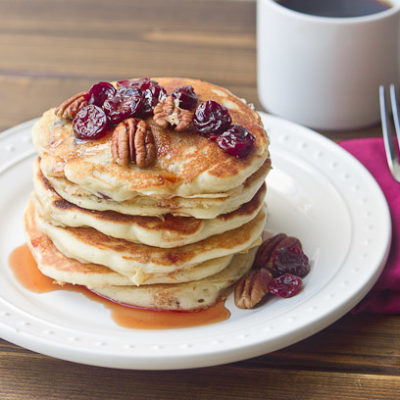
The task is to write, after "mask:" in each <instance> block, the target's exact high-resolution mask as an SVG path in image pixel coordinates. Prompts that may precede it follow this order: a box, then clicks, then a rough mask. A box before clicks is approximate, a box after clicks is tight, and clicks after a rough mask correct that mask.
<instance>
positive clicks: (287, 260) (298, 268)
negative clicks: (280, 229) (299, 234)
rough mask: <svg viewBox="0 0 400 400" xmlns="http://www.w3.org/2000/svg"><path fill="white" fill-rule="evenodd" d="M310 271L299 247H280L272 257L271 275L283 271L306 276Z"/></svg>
mask: <svg viewBox="0 0 400 400" xmlns="http://www.w3.org/2000/svg"><path fill="white" fill-rule="evenodd" d="M309 272H310V262H309V260H308V257H307V256H306V255H305V254H304V252H303V250H302V248H301V247H298V246H292V247H282V248H281V249H278V250H277V252H276V255H275V258H274V262H273V267H272V270H271V273H272V275H273V276H279V275H283V274H285V273H289V274H293V275H297V276H301V277H303V276H306V275H307V274H308V273H309Z"/></svg>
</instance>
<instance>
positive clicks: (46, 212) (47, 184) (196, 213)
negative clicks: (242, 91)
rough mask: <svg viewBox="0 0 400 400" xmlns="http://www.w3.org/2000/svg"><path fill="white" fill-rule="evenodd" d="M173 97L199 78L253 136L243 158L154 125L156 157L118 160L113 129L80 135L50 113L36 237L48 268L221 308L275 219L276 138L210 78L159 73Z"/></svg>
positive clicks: (129, 298) (163, 299)
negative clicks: (143, 164)
mask: <svg viewBox="0 0 400 400" xmlns="http://www.w3.org/2000/svg"><path fill="white" fill-rule="evenodd" d="M155 80H156V81H157V82H159V84H160V85H162V86H163V87H164V88H165V89H166V91H167V93H171V92H172V91H173V90H174V89H175V88H176V87H180V86H184V85H192V86H193V88H194V91H195V93H196V94H197V96H198V98H199V100H200V101H205V100H214V101H216V102H218V103H220V104H221V105H223V106H224V107H226V108H227V109H228V110H229V113H230V115H231V118H232V121H233V123H235V124H240V125H242V126H243V127H245V128H246V129H247V130H248V131H250V132H251V133H252V134H253V136H254V137H255V145H254V148H253V149H252V151H251V152H250V154H249V155H248V156H247V157H245V158H243V159H239V158H236V157H234V156H232V155H229V154H227V153H225V152H223V151H222V150H221V149H220V148H219V147H218V146H217V145H216V143H215V142H213V141H210V140H207V139H206V138H204V137H202V136H200V135H197V134H193V133H192V132H176V131H174V130H172V129H168V128H166V129H161V128H159V127H157V126H156V125H155V124H154V123H152V118H149V120H148V123H149V125H150V126H151V128H152V132H153V135H154V138H155V143H156V147H157V158H156V161H155V163H154V164H153V165H152V166H151V167H149V168H145V169H141V168H138V167H137V166H136V165H135V164H130V165H129V166H121V165H119V164H117V163H116V162H114V160H113V158H112V152H111V134H112V132H110V133H109V134H106V135H105V136H104V137H102V138H100V139H98V140H94V141H81V140H78V139H76V137H75V135H74V132H73V128H72V124H71V121H69V120H64V119H61V118H59V117H57V116H56V115H55V113H54V109H51V110H49V111H47V112H46V113H44V115H43V117H42V118H41V119H40V120H39V121H38V123H37V124H36V125H35V127H34V129H33V140H34V145H35V148H36V150H37V152H38V155H39V157H38V159H37V160H36V162H35V166H34V193H33V194H32V196H31V199H30V201H29V204H28V207H27V210H26V213H25V227H26V232H27V236H28V244H29V246H30V248H31V250H32V253H33V255H34V257H35V259H36V261H37V263H38V267H39V269H40V270H41V271H42V273H43V274H45V275H47V276H49V277H51V278H53V279H54V280H55V281H57V282H59V283H60V284H63V283H72V284H79V285H84V286H86V287H88V288H89V289H90V290H92V291H94V292H96V293H98V294H99V295H101V296H104V297H107V298H109V299H111V300H113V301H117V302H120V303H124V304H128V305H134V306H138V307H144V308H151V309H159V310H194V309H198V308H203V307H207V306H209V305H212V304H214V303H215V302H216V301H217V300H218V299H219V298H221V297H224V296H225V295H226V294H227V293H228V291H229V288H230V287H231V286H232V285H233V284H234V283H235V282H236V281H237V280H238V279H240V277H241V276H243V275H244V274H245V273H246V272H247V271H248V270H249V268H250V267H251V265H252V263H253V260H254V256H255V251H256V246H258V245H259V243H260V237H261V234H262V231H263V228H264V224H265V219H266V210H265V203H264V197H265V193H266V187H265V177H266V175H267V173H268V171H269V169H270V159H269V153H268V139H267V135H266V133H265V131H264V129H263V126H262V122H261V119H260V117H259V115H258V114H257V113H256V112H255V111H253V110H252V109H251V108H250V107H249V106H248V105H247V104H246V103H245V102H244V101H243V100H241V99H239V98H237V97H236V96H234V95H233V94H232V93H231V92H229V91H228V90H226V89H224V88H221V87H218V86H215V85H212V84H210V83H206V82H204V81H197V80H190V79H178V78H155Z"/></svg>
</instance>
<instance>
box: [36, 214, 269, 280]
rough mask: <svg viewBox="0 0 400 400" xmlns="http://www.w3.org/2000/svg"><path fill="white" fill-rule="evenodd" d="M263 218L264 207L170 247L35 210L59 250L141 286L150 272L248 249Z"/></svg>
mask: <svg viewBox="0 0 400 400" xmlns="http://www.w3.org/2000/svg"><path fill="white" fill-rule="evenodd" d="M265 219H266V213H265V209H262V210H261V211H260V212H259V213H258V214H257V216H256V217H255V218H254V219H253V220H251V221H250V222H248V223H247V224H245V225H243V226H241V227H239V228H236V229H234V230H232V231H228V232H224V233H221V234H219V235H215V236H211V237H209V238H207V239H204V240H202V241H200V242H197V243H192V244H188V245H186V246H182V247H175V248H172V249H163V248H159V247H152V246H146V245H144V244H138V243H132V242H128V241H126V240H123V239H116V238H112V237H110V236H107V235H104V234H103V233H101V232H99V231H97V230H95V229H93V228H71V227H59V226H55V225H53V224H51V223H48V222H46V221H45V220H44V219H43V218H41V217H40V216H39V215H38V214H37V213H36V224H37V226H38V229H39V230H40V231H41V232H43V233H45V234H46V235H47V236H49V237H50V239H51V240H52V242H53V243H54V245H55V246H56V247H57V249H58V250H59V251H61V252H62V253H63V254H64V255H66V256H67V257H70V258H74V259H76V260H78V261H81V262H85V263H95V264H101V265H105V266H107V267H109V268H111V269H112V270H114V271H116V272H118V273H120V274H122V275H125V276H127V277H129V278H130V279H131V281H132V283H134V284H136V285H140V284H142V283H144V282H146V281H147V279H149V277H151V276H152V275H153V274H168V273H174V272H176V271H177V270H182V269H188V268H192V267H194V266H195V265H197V264H200V263H203V262H205V261H208V260H212V259H214V258H219V257H223V256H227V255H232V254H235V253H238V252H241V251H247V250H248V249H249V248H251V247H252V246H254V245H256V244H258V240H259V238H260V236H261V234H262V231H263V228H264V224H265Z"/></svg>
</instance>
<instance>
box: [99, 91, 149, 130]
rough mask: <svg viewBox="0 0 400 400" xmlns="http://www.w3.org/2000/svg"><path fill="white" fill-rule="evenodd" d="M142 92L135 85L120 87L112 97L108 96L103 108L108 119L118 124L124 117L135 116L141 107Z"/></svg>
mask: <svg viewBox="0 0 400 400" xmlns="http://www.w3.org/2000/svg"><path fill="white" fill-rule="evenodd" d="M143 102H144V99H143V93H142V91H141V90H140V89H139V88H137V87H128V86H126V87H122V88H120V89H118V90H117V91H116V93H115V95H114V96H113V97H110V98H108V99H107V100H106V101H105V102H104V104H103V109H104V112H105V113H106V115H107V118H108V120H109V121H110V122H111V123H113V124H118V123H119V122H121V121H123V120H124V119H126V118H130V117H136V116H138V115H139V113H140V111H141V110H142V108H143Z"/></svg>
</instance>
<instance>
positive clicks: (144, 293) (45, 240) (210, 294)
mask: <svg viewBox="0 0 400 400" xmlns="http://www.w3.org/2000/svg"><path fill="white" fill-rule="evenodd" d="M25 230H26V234H27V239H28V245H29V247H30V249H31V250H32V254H33V256H34V258H35V259H36V261H37V263H38V267H39V269H40V270H41V271H42V273H43V274H45V275H47V276H49V277H51V278H53V279H55V281H58V283H59V284H61V285H62V284H64V283H72V284H80V285H85V286H87V287H88V288H89V289H91V290H93V291H95V292H97V293H98V294H100V295H102V296H105V297H107V298H109V299H111V300H113V301H119V302H122V303H125V304H128V305H134V306H139V307H144V308H151V309H159V310H194V309H198V308H204V307H207V306H210V305H212V304H213V303H215V302H216V301H217V300H218V299H219V298H221V297H224V296H226V295H227V294H228V293H229V292H228V290H229V288H230V287H231V286H232V284H233V283H234V282H236V281H237V280H238V279H240V278H241V276H243V275H244V274H245V273H246V272H247V271H248V270H249V268H250V267H251V264H252V262H253V260H254V256H255V251H256V249H253V250H250V251H249V252H248V253H243V254H239V255H236V256H234V257H228V258H229V261H230V262H229V261H228V263H227V266H226V267H225V268H222V269H221V270H219V272H217V273H215V274H211V275H207V277H205V278H201V279H199V280H194V281H185V282H183V283H179V284H175V283H170V284H149V285H144V286H140V287H137V286H129V285H127V284H129V281H128V280H127V278H126V277H124V276H121V275H119V274H117V273H115V272H114V271H112V270H110V269H109V268H106V267H104V266H102V265H96V264H85V263H81V262H79V261H77V260H74V259H71V258H68V257H66V256H65V255H63V254H62V253H61V252H59V251H58V250H57V249H56V247H55V246H54V245H53V243H52V241H51V240H50V239H49V237H48V236H46V235H44V234H43V233H42V232H40V231H38V230H37V227H36V224H35V218H34V207H33V203H31V202H30V203H29V204H28V208H27V210H26V212H25ZM105 282H106V284H105ZM171 282H173V279H171Z"/></svg>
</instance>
